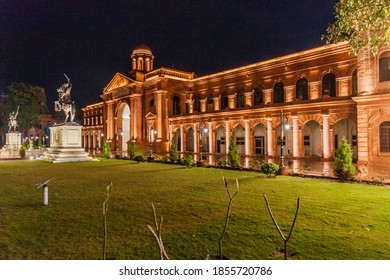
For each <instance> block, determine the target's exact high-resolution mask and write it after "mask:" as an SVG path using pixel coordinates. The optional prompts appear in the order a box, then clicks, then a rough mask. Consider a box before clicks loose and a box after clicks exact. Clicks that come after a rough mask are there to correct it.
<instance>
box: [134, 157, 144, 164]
mask: <svg viewBox="0 0 390 280" xmlns="http://www.w3.org/2000/svg"><path fill="white" fill-rule="evenodd" d="M134 160H135V161H136V162H138V163H140V162H144V161H145V159H144V157H143V156H142V155H138V156H136V157H134Z"/></svg>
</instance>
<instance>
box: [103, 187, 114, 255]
mask: <svg viewBox="0 0 390 280" xmlns="http://www.w3.org/2000/svg"><path fill="white" fill-rule="evenodd" d="M111 189H112V182H110V184H109V185H108V186H107V198H106V200H105V201H104V202H103V228H104V239H103V260H105V259H106V250H107V212H108V200H109V199H110V194H111Z"/></svg>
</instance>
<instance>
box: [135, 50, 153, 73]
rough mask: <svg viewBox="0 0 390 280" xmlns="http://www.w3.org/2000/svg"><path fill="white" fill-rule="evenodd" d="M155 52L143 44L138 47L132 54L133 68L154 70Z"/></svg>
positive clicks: (147, 70)
mask: <svg viewBox="0 0 390 280" xmlns="http://www.w3.org/2000/svg"><path fill="white" fill-rule="evenodd" d="M153 59H154V56H153V53H152V51H151V50H150V48H149V47H148V46H147V45H145V44H141V45H139V46H138V47H136V48H135V49H134V50H133V52H132V54H131V65H132V67H131V68H132V70H136V71H141V72H145V73H146V72H150V71H152V70H153Z"/></svg>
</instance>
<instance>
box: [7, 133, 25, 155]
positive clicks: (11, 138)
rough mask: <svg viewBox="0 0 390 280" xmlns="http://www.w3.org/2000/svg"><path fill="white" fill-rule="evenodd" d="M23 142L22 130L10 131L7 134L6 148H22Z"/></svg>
mask: <svg viewBox="0 0 390 280" xmlns="http://www.w3.org/2000/svg"><path fill="white" fill-rule="evenodd" d="M21 144H22V134H21V133H20V132H17V131H16V132H8V133H6V134H5V146H4V149H6V150H12V149H17V150H19V149H20V145H21Z"/></svg>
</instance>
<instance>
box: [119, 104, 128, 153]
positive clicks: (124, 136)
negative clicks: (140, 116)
mask: <svg viewBox="0 0 390 280" xmlns="http://www.w3.org/2000/svg"><path fill="white" fill-rule="evenodd" d="M121 137H122V151H127V142H129V140H130V107H129V105H127V104H126V105H125V107H124V108H123V112H122V132H121Z"/></svg>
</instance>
